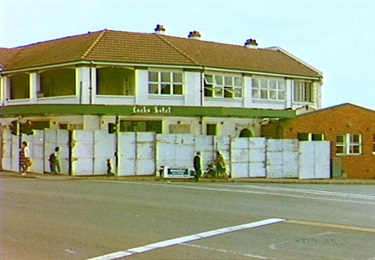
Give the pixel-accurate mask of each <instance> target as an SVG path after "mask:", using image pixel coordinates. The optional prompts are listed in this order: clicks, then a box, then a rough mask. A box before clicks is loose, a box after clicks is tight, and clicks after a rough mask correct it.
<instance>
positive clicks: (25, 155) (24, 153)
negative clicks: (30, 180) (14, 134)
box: [18, 141, 31, 175]
mask: <svg viewBox="0 0 375 260" xmlns="http://www.w3.org/2000/svg"><path fill="white" fill-rule="evenodd" d="M18 158H19V165H20V169H21V173H22V175H26V173H27V170H28V168H29V166H30V162H31V161H30V150H29V147H28V146H27V142H25V141H24V142H22V144H21V148H20V150H19V157H18Z"/></svg>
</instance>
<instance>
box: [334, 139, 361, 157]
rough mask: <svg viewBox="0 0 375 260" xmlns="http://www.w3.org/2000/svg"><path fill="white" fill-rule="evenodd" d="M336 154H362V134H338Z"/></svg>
mask: <svg viewBox="0 0 375 260" xmlns="http://www.w3.org/2000/svg"><path fill="white" fill-rule="evenodd" d="M336 154H337V155H359V154H362V136H361V135H360V134H344V135H338V136H336Z"/></svg>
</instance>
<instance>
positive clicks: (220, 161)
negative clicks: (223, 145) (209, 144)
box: [215, 151, 226, 177]
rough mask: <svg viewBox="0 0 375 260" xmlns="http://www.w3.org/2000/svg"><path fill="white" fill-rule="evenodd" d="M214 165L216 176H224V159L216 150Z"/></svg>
mask: <svg viewBox="0 0 375 260" xmlns="http://www.w3.org/2000/svg"><path fill="white" fill-rule="evenodd" d="M215 166H216V171H217V175H216V177H226V173H225V172H226V165H225V159H224V156H223V155H222V154H221V153H220V152H219V151H217V152H216V160H215Z"/></svg>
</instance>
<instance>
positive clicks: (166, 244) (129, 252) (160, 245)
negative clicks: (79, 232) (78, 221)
mask: <svg viewBox="0 0 375 260" xmlns="http://www.w3.org/2000/svg"><path fill="white" fill-rule="evenodd" d="M285 221H286V220H285V219H280V218H270V219H265V220H261V221H257V222H252V223H247V224H243V225H238V226H233V227H227V228H221V229H216V230H211V231H207V232H202V233H198V234H195V235H190V236H184V237H180V238H174V239H170V240H166V241H161V242H157V243H154V244H149V245H146V246H141V247H136V248H131V249H128V250H125V251H119V252H115V253H111V254H107V255H103V256H98V257H94V258H90V259H89V260H112V259H116V258H120V257H127V256H130V255H134V254H139V253H144V252H148V251H152V250H155V249H160V248H164V247H169V246H175V245H179V244H183V243H187V242H191V241H194V240H199V239H202V238H208V237H212V236H218V235H222V234H225V233H230V232H235V231H239V230H244V229H250V228H256V227H262V226H267V225H272V224H276V223H282V222H285Z"/></svg>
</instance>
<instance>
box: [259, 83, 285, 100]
mask: <svg viewBox="0 0 375 260" xmlns="http://www.w3.org/2000/svg"><path fill="white" fill-rule="evenodd" d="M285 89H286V80H285V79H276V78H253V91H252V97H253V98H254V99H267V100H285Z"/></svg>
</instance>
